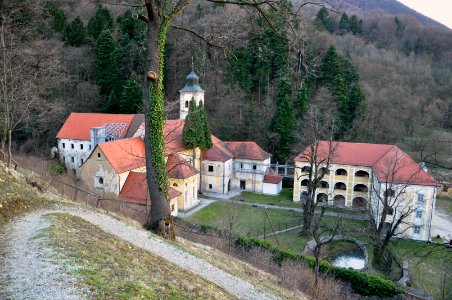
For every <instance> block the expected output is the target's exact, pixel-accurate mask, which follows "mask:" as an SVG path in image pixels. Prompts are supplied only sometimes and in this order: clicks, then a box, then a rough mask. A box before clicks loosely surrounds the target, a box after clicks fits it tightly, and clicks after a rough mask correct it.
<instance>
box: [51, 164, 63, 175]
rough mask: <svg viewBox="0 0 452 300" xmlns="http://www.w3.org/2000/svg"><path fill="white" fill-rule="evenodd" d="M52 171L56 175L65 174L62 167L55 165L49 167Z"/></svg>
mask: <svg viewBox="0 0 452 300" xmlns="http://www.w3.org/2000/svg"><path fill="white" fill-rule="evenodd" d="M49 169H50V171H52V172H53V173H55V174H63V173H64V170H65V169H64V167H63V166H62V165H55V166H51V167H49Z"/></svg>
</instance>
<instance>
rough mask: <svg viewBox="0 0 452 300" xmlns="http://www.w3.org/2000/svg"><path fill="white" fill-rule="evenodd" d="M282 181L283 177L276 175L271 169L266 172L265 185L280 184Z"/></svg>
mask: <svg viewBox="0 0 452 300" xmlns="http://www.w3.org/2000/svg"><path fill="white" fill-rule="evenodd" d="M282 179H283V178H282V176H278V175H276V173H275V170H273V169H272V168H270V167H268V168H267V170H266V171H265V176H264V183H273V184H278V183H280V182H281V181H282Z"/></svg>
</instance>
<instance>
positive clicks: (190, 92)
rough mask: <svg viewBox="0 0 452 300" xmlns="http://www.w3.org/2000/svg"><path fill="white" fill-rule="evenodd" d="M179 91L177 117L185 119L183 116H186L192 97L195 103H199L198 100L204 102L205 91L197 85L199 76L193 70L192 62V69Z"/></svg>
mask: <svg viewBox="0 0 452 300" xmlns="http://www.w3.org/2000/svg"><path fill="white" fill-rule="evenodd" d="M179 93H180V96H179V105H180V109H179V117H180V118H181V119H185V117H187V114H188V107H189V104H190V101H192V100H193V99H194V100H195V101H196V105H199V102H200V101H202V102H203V103H204V93H205V91H204V90H203V89H202V88H201V87H200V86H199V78H198V76H197V75H196V73H195V71H194V68H193V63H192V70H191V72H190V74H188V76H187V80H186V83H185V86H184V87H183V88H182V89H180V90H179Z"/></svg>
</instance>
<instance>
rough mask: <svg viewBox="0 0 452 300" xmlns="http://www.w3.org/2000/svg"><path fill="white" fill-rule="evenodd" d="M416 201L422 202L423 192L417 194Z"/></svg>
mask: <svg viewBox="0 0 452 300" xmlns="http://www.w3.org/2000/svg"><path fill="white" fill-rule="evenodd" d="M417 203H418V204H423V203H424V194H417Z"/></svg>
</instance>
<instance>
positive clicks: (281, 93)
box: [273, 78, 296, 162]
mask: <svg viewBox="0 0 452 300" xmlns="http://www.w3.org/2000/svg"><path fill="white" fill-rule="evenodd" d="M295 125H296V119H295V114H294V109H293V102H292V84H291V83H290V81H289V80H288V79H287V78H280V79H279V81H278V85H277V87H276V114H275V117H274V125H273V126H274V131H275V133H276V135H277V139H278V143H277V147H276V151H275V156H276V159H277V160H278V161H283V162H284V161H287V159H288V158H289V155H290V152H291V150H292V146H293V143H294V136H293V131H294V129H295Z"/></svg>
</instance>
